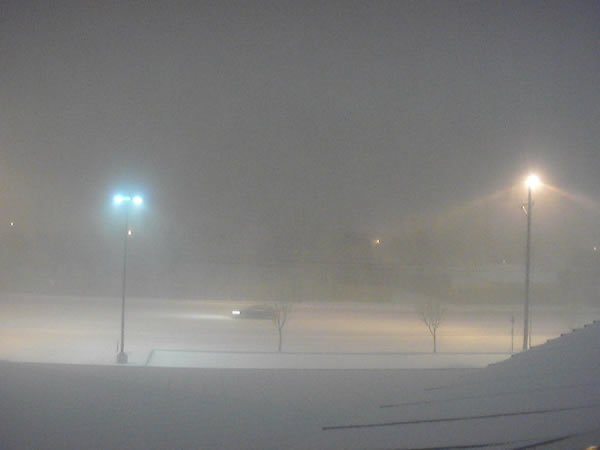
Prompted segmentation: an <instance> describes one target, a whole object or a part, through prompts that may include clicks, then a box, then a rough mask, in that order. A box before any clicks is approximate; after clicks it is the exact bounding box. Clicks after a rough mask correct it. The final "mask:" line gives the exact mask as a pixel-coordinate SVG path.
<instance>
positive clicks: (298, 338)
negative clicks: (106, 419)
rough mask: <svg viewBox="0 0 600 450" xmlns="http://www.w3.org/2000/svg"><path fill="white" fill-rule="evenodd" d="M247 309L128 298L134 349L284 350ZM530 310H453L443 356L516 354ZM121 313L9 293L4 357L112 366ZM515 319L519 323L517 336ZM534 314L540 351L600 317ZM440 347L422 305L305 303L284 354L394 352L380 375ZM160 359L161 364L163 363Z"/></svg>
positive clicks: (289, 327)
mask: <svg viewBox="0 0 600 450" xmlns="http://www.w3.org/2000/svg"><path fill="white" fill-rule="evenodd" d="M246 306H248V304H245V303H243V302H238V301H206V300H204V301H199V300H173V299H144V298H128V299H127V304H126V317H125V319H126V320H125V350H126V351H127V353H129V356H130V361H131V362H133V363H136V364H145V363H146V361H148V357H149V356H150V355H151V353H152V352H153V351H154V350H158V349H160V350H169V351H173V350H184V351H190V352H207V353H211V354H214V353H215V352H233V353H235V352H254V353H266V352H274V351H276V349H277V330H276V328H275V327H274V325H273V323H272V322H270V321H268V320H236V319H233V318H232V316H231V310H232V309H239V308H244V307H246ZM521 308H522V307H521V305H515V306H513V307H510V306H506V305H505V306H501V305H498V306H494V307H492V306H454V307H449V308H448V312H447V314H446V315H445V316H444V320H443V322H442V325H441V326H440V328H439V334H438V350H439V351H440V352H441V353H444V354H448V353H452V354H456V353H463V354H467V353H477V354H482V353H486V354H488V356H487V357H485V358H479V357H477V356H476V355H471V356H469V357H468V358H470V359H476V360H478V361H479V362H477V364H475V366H481V365H485V364H487V363H489V362H492V360H499V359H503V358H505V357H507V356H508V353H509V352H510V350H511V347H514V349H515V350H518V349H519V348H520V346H521V342H522V337H521V335H520V331H521V330H522V328H523V326H522V321H521V320H522V318H521ZM120 314H121V300H120V299H119V298H90V297H43V296H27V295H6V294H4V295H0V359H5V360H11V361H29V362H69V363H88V364H111V363H112V362H114V360H115V354H116V352H117V346H118V341H119V337H120V323H121V315H120ZM511 317H514V319H515V322H514V336H513V338H512V339H511ZM531 317H532V333H533V334H532V342H533V344H534V345H538V344H541V343H544V342H545V341H546V340H547V339H549V338H553V337H556V336H558V335H559V334H560V333H563V332H566V331H570V330H571V329H572V328H575V327H578V326H581V325H583V324H584V323H586V322H589V321H590V320H593V319H597V318H600V311H599V310H583V309H581V310H574V309H573V308H570V309H568V310H566V309H552V308H542V307H541V306H538V305H533V307H532V313H531ZM431 348H432V339H431V336H430V335H429V332H428V330H427V328H426V327H425V325H424V324H423V323H422V322H421V320H420V318H419V317H418V315H417V314H416V312H415V309H414V307H413V306H411V305H402V304H396V305H391V304H357V303H316V302H315V303H302V304H298V305H294V308H293V310H292V313H291V315H290V317H289V320H288V323H287V324H286V326H285V328H284V332H283V350H284V352H289V353H296V354H297V353H359V354H365V353H369V354H373V353H383V354H388V355H384V356H383V357H384V358H385V364H379V363H378V364H375V363H376V362H377V361H379V360H381V358H380V357H377V356H373V357H372V358H371V359H370V360H371V361H372V363H373V365H371V367H372V368H386V367H406V364H404V363H402V364H400V365H398V364H393V365H390V362H391V361H392V360H393V359H394V358H396V357H394V356H393V355H390V354H406V353H409V354H415V353H429V352H431ZM158 356H159V355H156V354H155V358H154V363H156V364H161V363H160V362H159V360H158ZM164 356H165V354H164V353H163V354H162V355H161V357H162V358H163V360H164ZM188 356H189V355H188ZM387 356H389V358H387ZM349 358H350V359H354V360H356V358H351V357H349ZM401 358H404V359H406V358H405V357H404V356H402V357H401ZM424 358H425V357H417V358H415V357H411V359H412V361H413V362H414V363H417V362H418V365H417V366H415V367H424V365H423V363H422V361H423V359H424ZM464 358H466V356H465V357H464ZM490 358H493V359H490ZM263 359H264V358H263ZM396 359H397V358H396ZM440 359H442V358H438V359H437V360H436V361H439V360H440ZM238 360H239V358H238ZM280 360H281V359H280ZM219 364H224V363H219ZM193 365H194V366H198V364H197V363H194V364H193ZM200 365H201V364H200ZM204 367H215V365H214V364H212V365H210V364H209V365H204ZM218 367H231V365H228V364H225V365H220V366H218ZM244 367H254V366H248V365H245V366H244ZM260 367H265V366H260ZM266 367H279V366H278V365H271V366H269V365H267V366H266ZM288 367H289V366H288ZM302 367H303V366H302ZM340 367H355V366H354V365H350V366H348V365H342V366H340ZM359 367H364V365H363V366H359ZM434 367H439V365H435V366H434Z"/></svg>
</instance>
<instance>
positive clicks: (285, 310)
mask: <svg viewBox="0 0 600 450" xmlns="http://www.w3.org/2000/svg"><path fill="white" fill-rule="evenodd" d="M270 306H271V307H272V308H273V312H274V314H273V323H274V324H275V327H276V328H277V332H278V337H279V340H278V345H277V351H278V352H281V349H282V343H283V328H284V327H285V324H286V323H287V320H288V317H289V315H290V313H291V311H292V303H291V302H289V301H279V302H278V301H275V302H272V303H271V305H270ZM417 311H418V314H419V316H420V318H421V320H422V321H423V322H424V323H425V325H426V326H427V329H428V330H429V333H430V334H431V337H432V338H433V353H437V331H438V328H439V327H440V325H441V323H442V319H443V318H444V315H445V314H446V308H444V306H442V305H441V304H440V303H437V302H433V301H429V302H426V303H424V304H422V305H420V306H419V307H418V308H417Z"/></svg>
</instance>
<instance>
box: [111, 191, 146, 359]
mask: <svg viewBox="0 0 600 450" xmlns="http://www.w3.org/2000/svg"><path fill="white" fill-rule="evenodd" d="M113 203H114V205H115V206H118V207H123V208H125V234H124V239H123V285H122V291H121V295H122V296H121V343H120V351H119V353H118V354H117V362H118V363H120V364H126V363H127V354H126V353H125V287H126V285H127V241H128V238H129V237H130V236H131V235H132V234H133V232H132V230H131V229H130V228H129V214H130V212H131V209H132V208H135V207H140V206H141V205H142V204H143V203H144V199H143V198H142V197H141V196H140V195H135V196H133V197H132V196H130V195H122V194H117V195H115V196H114V197H113Z"/></svg>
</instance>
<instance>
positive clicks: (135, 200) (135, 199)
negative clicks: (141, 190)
mask: <svg viewBox="0 0 600 450" xmlns="http://www.w3.org/2000/svg"><path fill="white" fill-rule="evenodd" d="M133 203H134V204H135V205H137V206H140V205H141V204H142V203H144V199H143V198H142V196H141V195H136V196H135V197H133Z"/></svg>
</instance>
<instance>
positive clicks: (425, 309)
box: [419, 301, 446, 353]
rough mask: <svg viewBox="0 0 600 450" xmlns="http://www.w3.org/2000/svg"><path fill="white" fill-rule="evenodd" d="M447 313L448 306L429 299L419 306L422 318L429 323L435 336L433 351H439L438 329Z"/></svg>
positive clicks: (432, 334) (430, 330)
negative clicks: (445, 306)
mask: <svg viewBox="0 0 600 450" xmlns="http://www.w3.org/2000/svg"><path fill="white" fill-rule="evenodd" d="M445 314H446V308H444V307H443V306H442V305H441V304H439V303H437V302H433V301H428V302H427V303H425V304H424V305H421V306H420V307H419V315H420V316H421V320H422V321H423V322H424V323H425V325H427V328H428V329H429V333H431V337H433V353H437V330H438V328H439V326H440V324H441V323H442V319H443V317H444V315H445Z"/></svg>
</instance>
